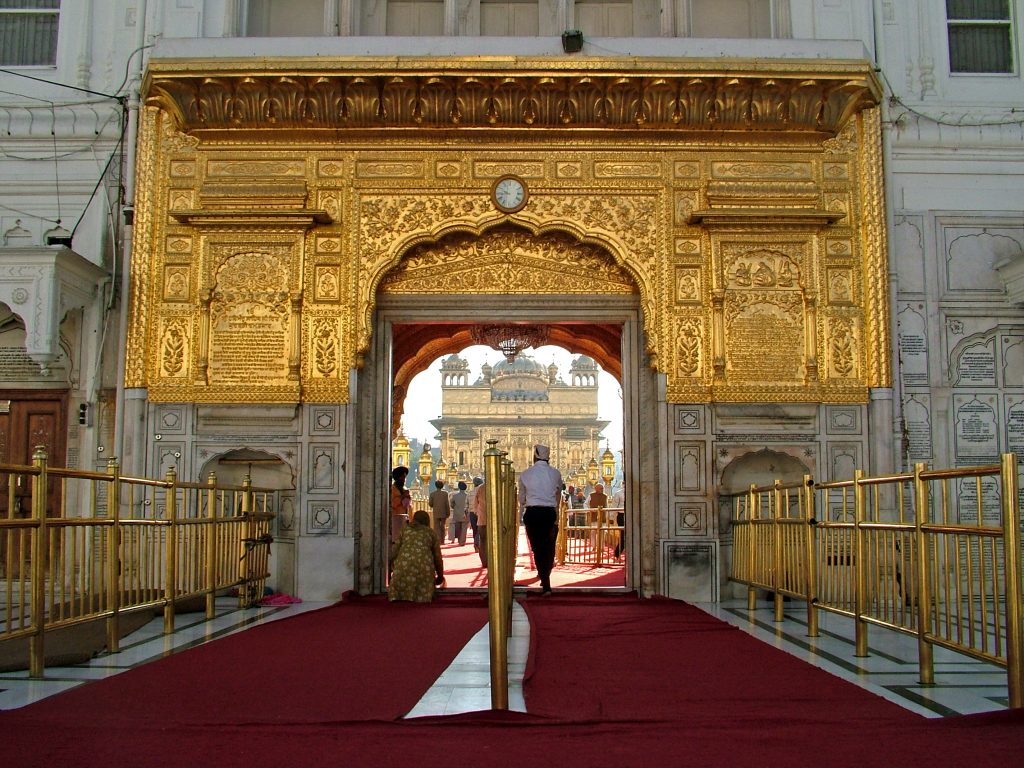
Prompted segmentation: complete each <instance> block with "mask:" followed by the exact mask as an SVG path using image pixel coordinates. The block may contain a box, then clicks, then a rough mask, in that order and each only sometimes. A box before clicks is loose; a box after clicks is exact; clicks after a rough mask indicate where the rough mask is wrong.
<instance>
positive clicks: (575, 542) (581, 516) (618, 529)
mask: <svg viewBox="0 0 1024 768" xmlns="http://www.w3.org/2000/svg"><path fill="white" fill-rule="evenodd" d="M624 511H625V509H624V508H623V507H599V508H595V509H571V508H569V506H568V505H567V504H566V503H565V500H564V499H563V501H562V503H561V505H560V506H559V509H558V539H557V541H556V544H555V560H556V561H557V562H558V564H559V565H565V564H566V563H584V564H590V565H603V564H604V563H606V562H611V561H612V560H618V559H620V558H621V557H622V551H623V548H622V537H623V536H625V526H623V525H622V524H621V523H620V522H619V519H620V518H619V515H620V513H622V512H624Z"/></svg>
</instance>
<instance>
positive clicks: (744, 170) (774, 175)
mask: <svg viewBox="0 0 1024 768" xmlns="http://www.w3.org/2000/svg"><path fill="white" fill-rule="evenodd" d="M711 175H712V176H713V177H714V178H738V179H809V178H811V164H810V163H769V162H753V163H752V162H746V163H740V162H736V163H732V162H724V163H712V164H711Z"/></svg>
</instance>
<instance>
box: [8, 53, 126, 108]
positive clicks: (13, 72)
mask: <svg viewBox="0 0 1024 768" xmlns="http://www.w3.org/2000/svg"><path fill="white" fill-rule="evenodd" d="M132 53H134V51H133V52H132ZM0 72H2V73H3V74H5V75H13V76H14V77H23V78H25V79H26V80H35V81H36V82H37V83H46V84H47V85H53V86H56V87H58V88H67V89H68V90H71V91H80V92H82V93H91V94H92V95H93V96H104V97H106V98H108V99H115V100H118V101H119V100H121V99H123V98H125V97H124V96H118V95H116V94H113V93H104V92H103V91H94V90H92V89H91V88H82V87H81V86H78V85H68V84H67V83H61V82H58V81H56V80H47V79H46V78H43V77H33V76H32V75H26V74H25V73H24V72H18V71H17V70H14V69H0ZM122 87H123V86H122Z"/></svg>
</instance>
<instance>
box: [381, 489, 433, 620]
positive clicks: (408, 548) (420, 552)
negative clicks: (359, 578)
mask: <svg viewBox="0 0 1024 768" xmlns="http://www.w3.org/2000/svg"><path fill="white" fill-rule="evenodd" d="M393 554H394V564H395V570H394V573H393V574H392V576H391V583H390V584H389V585H388V600H409V601H411V602H414V603H429V602H430V601H432V600H433V599H434V588H435V587H436V586H437V585H440V584H441V583H442V582H443V581H444V563H443V561H442V560H441V542H440V540H439V539H438V538H437V534H436V533H435V532H434V529H433V528H432V527H431V525H430V515H428V514H427V513H426V512H425V511H423V510H422V509H421V510H419V511H418V512H416V513H415V514H414V515H413V516H412V523H411V524H410V525H407V526H406V527H405V528H404V529H403V530H402V535H401V536H400V537H399V538H398V541H397V542H395V544H394V548H393Z"/></svg>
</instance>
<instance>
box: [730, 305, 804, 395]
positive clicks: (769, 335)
mask: <svg viewBox="0 0 1024 768" xmlns="http://www.w3.org/2000/svg"><path fill="white" fill-rule="evenodd" d="M789 293H791V294H793V295H792V296H781V295H780V296H779V297H778V299H776V298H774V297H772V298H768V297H765V298H763V299H762V300H758V299H757V298H756V297H754V296H744V297H738V299H737V300H736V301H735V302H730V304H731V305H732V307H731V309H732V312H731V313H730V314H732V315H733V316H732V318H731V322H729V324H728V327H727V338H726V342H727V352H726V357H727V361H728V365H727V369H726V371H727V374H726V375H727V376H728V378H730V379H732V380H735V381H763V382H771V381H789V382H798V381H802V380H803V376H804V329H803V323H802V322H801V320H802V318H801V317H800V316H799V315H798V314H796V312H798V311H799V309H798V307H797V306H796V302H799V301H800V297H799V296H798V295H795V293H794V292H789Z"/></svg>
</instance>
